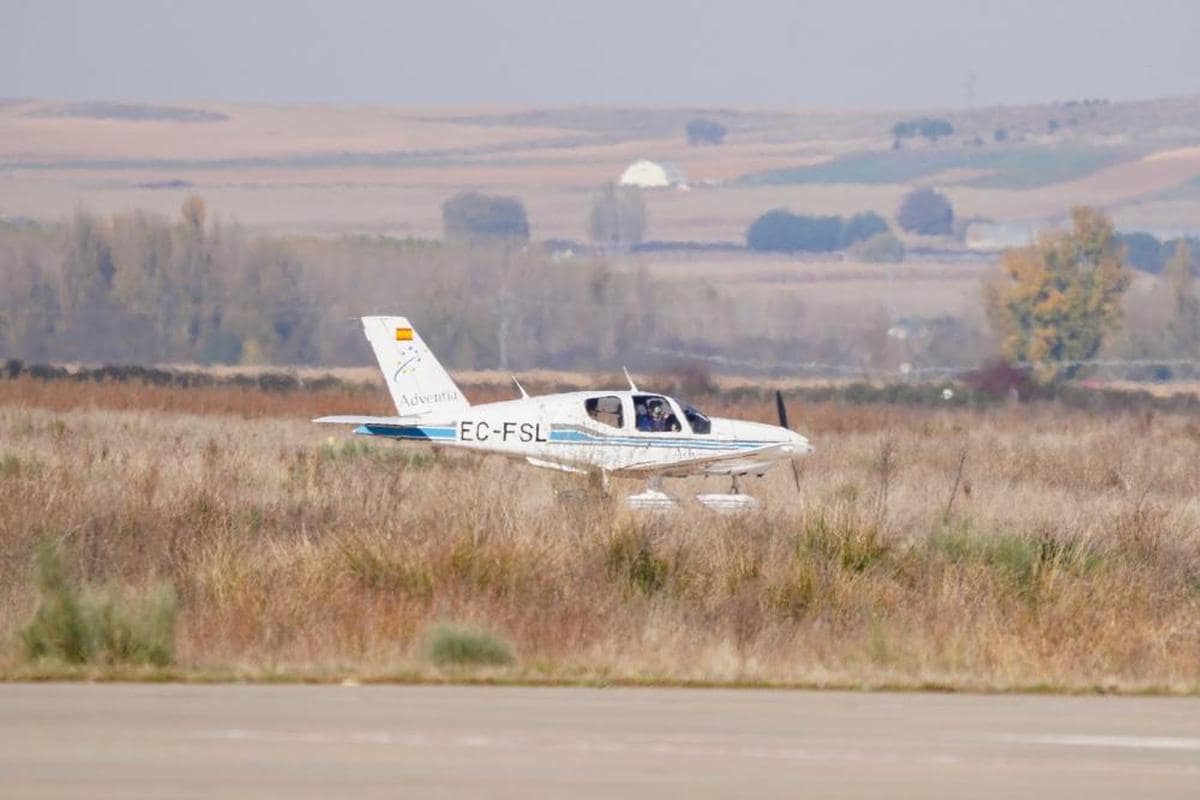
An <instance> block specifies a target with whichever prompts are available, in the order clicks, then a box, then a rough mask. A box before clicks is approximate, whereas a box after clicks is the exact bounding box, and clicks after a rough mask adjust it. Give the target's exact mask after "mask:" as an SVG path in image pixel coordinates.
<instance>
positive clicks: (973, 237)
mask: <svg viewBox="0 0 1200 800" xmlns="http://www.w3.org/2000/svg"><path fill="white" fill-rule="evenodd" d="M1043 225H1045V223H1041V224H1039V223H1037V222H972V223H971V224H970V225H968V226H967V230H966V232H965V234H964V236H963V239H964V241H965V243H966V246H967V249H968V250H973V251H975V252H979V253H996V252H999V251H1001V250H1007V249H1008V248H1010V247H1024V246H1025V245H1027V244H1032V243H1033V240H1034V239H1035V238H1037V232H1038V229H1039V227H1042V226H1043Z"/></svg>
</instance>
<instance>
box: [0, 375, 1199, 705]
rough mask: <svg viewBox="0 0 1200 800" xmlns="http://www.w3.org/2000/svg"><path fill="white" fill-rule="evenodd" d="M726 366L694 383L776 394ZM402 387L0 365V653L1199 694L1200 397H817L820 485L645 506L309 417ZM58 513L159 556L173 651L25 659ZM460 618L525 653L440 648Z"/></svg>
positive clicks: (83, 533)
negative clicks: (650, 509)
mask: <svg viewBox="0 0 1200 800" xmlns="http://www.w3.org/2000/svg"><path fill="white" fill-rule="evenodd" d="M479 379H480V377H479V376H476V380H479ZM464 388H465V390H466V392H467V394H468V395H469V396H472V397H473V398H474V399H476V400H479V399H481V397H483V396H486V395H487V394H488V393H489V392H495V391H497V389H496V388H494V387H493V388H489V387H488V386H487V385H482V384H475V385H466V386H464ZM734 397H735V395H730V394H719V395H710V396H707V397H701V398H699V400H698V402H699V403H700V405H701V406H702V407H704V408H706V409H707V410H709V411H710V412H712V413H716V414H725V415H736V416H744V417H748V418H754V419H764V420H767V419H770V418H771V417H772V415H773V410H772V408H771V405H770V403H769V402H767V401H765V400H757V399H754V397H753V395H747V396H743V395H737V396H736V397H739V398H743V399H737V400H735V399H734ZM745 397H749V398H750V399H745ZM386 410H387V401H386V398H385V397H384V394H383V392H382V390H381V389H380V390H378V391H371V390H369V389H367V388H330V389H324V390H320V391H294V392H284V393H279V392H263V391H260V390H255V389H249V388H232V387H206V388H196V389H180V388H169V387H143V386H140V385H138V384H135V383H129V384H117V383H113V384H109V383H104V384H95V385H92V384H74V383H70V382H42V381H37V380H33V379H30V378H25V377H22V378H18V379H15V380H0V498H2V500H3V507H4V513H3V514H2V515H0V587H2V588H0V641H3V642H4V648H3V650H2V651H0V675H3V676H4V677H6V678H9V679H14V678H29V677H38V676H47V675H54V676H60V677H72V676H73V677H85V676H91V677H100V678H104V677H110V678H111V677H131V676H140V677H150V676H155V675H157V676H165V675H169V676H174V677H179V678H185V679H203V678H236V677H244V678H257V679H272V680H277V679H284V680H291V679H303V680H329V681H333V680H344V679H354V680H403V681H440V680H446V679H457V680H484V681H501V682H508V681H514V682H569V683H570V682H585V683H668V684H673V683H704V684H709V683H717V684H731V685H745V684H756V685H757V684H770V685H805V686H845V687H884V686H888V687H904V688H918V687H939V688H947V689H972V690H989V691H990V690H998V691H1006V690H1042V689H1053V690H1063V691H1120V692H1144V691H1150V692H1168V693H1188V694H1195V693H1200V538H1198V535H1197V531H1200V507H1198V506H1197V504H1196V501H1195V495H1196V487H1197V485H1200V466H1197V465H1198V464H1200V459H1198V458H1197V455H1198V450H1200V433H1198V432H1197V430H1196V425H1195V423H1194V421H1193V420H1192V419H1191V418H1190V417H1189V416H1186V415H1182V414H1178V415H1177V414H1170V413H1165V412H1153V413H1152V412H1148V411H1130V412H1124V413H1111V412H1110V413H1107V414H1103V415H1101V414H1094V413H1088V412H1083V411H1073V410H1070V409H1067V408H1065V407H1061V406H1058V405H1052V404H1033V405H1021V406H997V407H992V408H988V409H982V410H970V409H965V408H949V407H946V408H915V407H901V406H871V405H866V406H863V405H858V406H851V405H840V404H837V403H806V404H803V405H796V406H794V407H793V409H792V413H793V418H794V421H795V424H796V425H797V427H798V428H800V429H801V430H803V431H804V432H805V433H806V434H808V435H809V436H810V437H811V439H812V441H813V443H814V444H815V446H816V447H817V453H816V455H814V456H813V457H812V458H811V459H809V460H808V461H807V462H806V463H805V467H804V471H803V475H802V486H801V491H800V492H799V493H797V491H796V489H795V487H794V486H793V485H792V479H791V475H790V474H789V473H788V471H787V470H783V471H781V472H776V473H771V474H769V475H768V476H767V477H765V478H763V479H761V480H755V481H752V482H750V483H749V484H748V486H747V488H748V490H749V491H751V492H753V493H754V494H756V495H757V496H759V497H760V498H761V499H762V500H763V501H764V504H765V508H764V510H762V511H761V512H756V513H754V514H750V515H747V516H742V517H722V516H710V515H708V514H706V513H702V512H701V511H700V510H698V509H696V508H690V507H689V508H685V510H683V511H681V512H680V513H679V514H677V515H671V516H664V517H656V516H649V517H645V516H642V517H639V516H634V515H632V514H631V513H630V512H627V511H624V510H622V509H621V507H620V506H619V505H618V504H617V503H616V502H614V501H613V500H611V499H608V498H604V497H602V496H599V495H597V494H595V493H589V491H588V484H587V482H586V481H577V480H573V479H570V478H569V477H567V476H561V475H556V474H554V473H548V472H544V471H538V470H534V469H532V468H529V467H526V466H524V465H520V464H516V463H510V462H507V461H504V460H500V459H490V458H488V459H476V458H468V457H454V456H451V455H448V454H447V455H435V454H433V453H431V452H429V451H428V450H423V449H421V448H420V447H417V448H415V449H406V448H401V447H384V446H380V445H377V444H375V443H372V442H364V441H360V440H354V439H353V438H352V437H350V436H349V435H348V434H346V433H345V432H344V431H340V430H331V429H329V428H324V427H319V426H316V425H313V424H311V423H310V422H309V421H308V420H309V418H310V417H312V416H315V415H317V414H320V413H349V412H360V413H380V412H384V413H386ZM721 483H722V482H720V481H718V480H717V479H715V478H714V479H710V480H706V481H701V480H689V481H684V482H672V483H669V488H670V489H672V490H674V491H677V492H678V493H679V494H680V495H681V496H684V497H686V496H688V495H690V494H693V493H695V492H697V491H699V490H701V488H702V487H703V488H706V489H708V490H716V489H718V488H723V487H719V484H721ZM639 489H640V485H639V484H637V483H634V482H631V481H617V482H616V483H615V486H614V491H615V492H616V493H617V494H625V493H630V492H634V491H638V490H639ZM560 492H566V493H568V494H569V495H570V497H571V498H572V499H571V500H567V499H565V497H563V496H560V495H559V493H560ZM46 541H50V542H53V543H55V544H56V546H57V548H58V551H59V553H60V556H61V559H62V564H63V565H64V567H65V569H66V571H67V574H68V575H69V576H71V578H70V580H74V581H78V582H80V584H82V585H86V586H90V587H92V588H91V589H85V590H83V591H84V596H86V592H87V591H92V592H101V591H106V592H109V593H110V596H116V597H125V598H136V597H139V596H141V595H143V594H145V593H147V592H151V591H152V590H153V587H156V586H160V585H162V584H165V585H166V586H168V587H169V591H170V593H171V595H170V596H171V597H173V598H174V600H173V603H174V606H173V607H174V609H175V614H176V616H175V619H176V623H175V628H174V637H173V647H172V648H171V652H170V657H168V658H165V659H163V658H158V659H156V660H152V664H157V666H154V665H151V666H138V665H136V664H134V665H130V664H129V663H127V660H124V661H123V660H122V659H119V658H112V657H111V654H112V652H114V651H112V650H109V651H104V652H107V653H108V654H109V655H108V656H104V655H100V656H97V657H96V658H93V659H92V660H91V661H90V662H89V663H84V664H77V665H71V664H63V663H61V662H58V661H55V660H53V659H49V660H47V659H40V660H39V659H37V658H34V659H31V658H30V657H29V656H28V649H27V645H23V644H22V643H23V642H27V641H28V640H27V638H26V637H24V636H23V635H22V633H21V632H22V631H23V630H25V629H26V626H27V625H28V624H29V622H30V620H31V618H32V615H33V614H34V611H35V609H36V608H37V607H38V605H39V589H38V587H37V585H36V580H35V579H36V577H37V570H36V569H35V567H34V563H35V560H36V556H37V553H38V551H39V548H42V547H44V544H43V543H44V542H46ZM42 577H43V586H44V585H45V575H44V574H43V576H42ZM154 591H161V590H154ZM156 596H157V595H156ZM42 598H43V599H42V601H41V602H42V603H43V605H44V604H45V602H46V599H45V598H46V595H45V592H44V590H43V592H42ZM130 603H131V604H132V605H131V607H137V606H136V604H134V603H133V600H130ZM439 623H442V624H454V625H459V626H469V628H470V629H473V630H476V631H482V632H485V635H486V636H487V637H491V638H490V639H489V641H492V642H493V644H495V645H496V646H497V647H499V648H500V650H499V652H500V653H502V654H506V655H504V657H502V658H500V657H498V658H495V659H492V660H491V661H490V663H488V664H484V665H480V664H472V663H460V662H451V663H447V662H445V661H442V660H438V659H437V658H436V657H434V656H431V655H430V653H431V651H430V650H429V649H428V647H427V645H428V641H429V637H430V635H431V634H430V631H431V630H436V629H437V626H438V625H439ZM506 648H507V649H506Z"/></svg>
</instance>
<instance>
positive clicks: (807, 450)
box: [785, 431, 817, 456]
mask: <svg viewBox="0 0 1200 800" xmlns="http://www.w3.org/2000/svg"><path fill="white" fill-rule="evenodd" d="M788 433H790V434H791V435H792V436H791V439H790V441H788V444H787V445H785V449H786V447H787V446H790V447H791V448H792V454H793V455H797V456H807V455H810V454H812V453H815V452H817V448H815V447H813V446H812V445H811V444H810V443H809V441H808V438H807V437H805V436H803V435H801V434H799V433H796V432H795V431H788Z"/></svg>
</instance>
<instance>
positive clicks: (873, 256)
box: [854, 233, 905, 264]
mask: <svg viewBox="0 0 1200 800" xmlns="http://www.w3.org/2000/svg"><path fill="white" fill-rule="evenodd" d="M904 252H905V250H904V242H902V241H900V240H899V239H898V238H896V236H895V235H893V234H892V233H880V234H876V235H875V236H872V237H871V238H870V239H867V240H866V241H865V242H861V243H860V244H859V245H858V246H857V247H855V248H854V254H855V255H856V256H858V257H859V258H860V259H862V260H863V261H866V262H867V263H869V264H899V263H900V262H901V261H903V260H904Z"/></svg>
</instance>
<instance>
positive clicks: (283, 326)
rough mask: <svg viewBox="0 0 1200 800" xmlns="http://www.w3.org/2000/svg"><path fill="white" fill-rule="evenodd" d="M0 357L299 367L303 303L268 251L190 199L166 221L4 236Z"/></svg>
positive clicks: (299, 287) (300, 289) (294, 281)
mask: <svg viewBox="0 0 1200 800" xmlns="http://www.w3.org/2000/svg"><path fill="white" fill-rule="evenodd" d="M3 244H4V246H3V247H0V346H2V347H3V349H4V351H5V352H7V353H9V354H14V355H19V356H21V357H25V358H50V357H53V358H55V359H59V360H66V359H80V360H111V359H122V360H137V361H147V362H164V361H176V360H178V361H219V362H229V363H233V362H239V361H250V362H259V361H278V362H304V361H309V360H311V359H312V358H313V357H314V355H315V351H314V349H313V339H312V319H313V316H314V308H315V305H316V304H315V298H314V297H313V296H312V295H311V294H310V293H309V292H307V291H306V289H305V287H304V286H303V282H302V277H301V270H300V266H299V264H298V263H297V261H296V259H295V258H294V256H293V255H292V254H291V253H290V252H289V251H288V249H287V248H286V247H283V246H281V245H280V244H279V243H277V242H274V241H271V240H265V239H257V238H251V237H248V236H246V235H245V234H244V233H243V232H242V231H241V230H240V229H239V228H237V227H236V226H224V225H219V224H209V223H208V222H207V221H206V210H205V207H204V203H203V201H202V200H200V199H199V198H198V197H192V198H189V199H188V200H187V202H185V203H184V204H183V208H182V209H181V214H180V217H179V218H178V219H177V220H174V221H170V220H167V219H164V218H161V217H157V216H153V215H149V214H144V213H140V212H139V213H133V214H121V215H117V216H115V217H112V218H111V219H107V220H106V219H101V218H98V217H95V216H93V215H91V214H88V213H87V212H85V211H82V210H80V211H78V212H76V214H75V215H74V216H73V217H72V218H71V219H70V220H69V221H68V222H66V223H65V224H63V225H62V226H60V227H59V228H57V229H55V230H52V231H45V230H39V229H36V228H32V229H16V230H9V231H6V232H5V236H4V243H3Z"/></svg>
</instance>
